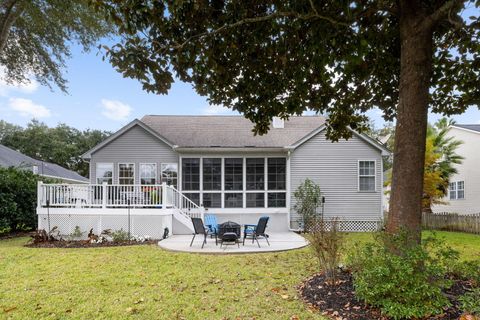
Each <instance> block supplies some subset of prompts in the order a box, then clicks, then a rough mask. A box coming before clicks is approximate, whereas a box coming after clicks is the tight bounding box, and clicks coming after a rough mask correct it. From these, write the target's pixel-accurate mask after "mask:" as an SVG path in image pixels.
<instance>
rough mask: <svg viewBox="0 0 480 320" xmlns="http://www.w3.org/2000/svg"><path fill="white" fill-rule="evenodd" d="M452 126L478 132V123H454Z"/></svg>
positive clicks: (479, 129)
mask: <svg viewBox="0 0 480 320" xmlns="http://www.w3.org/2000/svg"><path fill="white" fill-rule="evenodd" d="M452 127H454V128H457V129H461V130H467V131H470V132H474V133H479V134H480V124H454V125H453V126H452Z"/></svg>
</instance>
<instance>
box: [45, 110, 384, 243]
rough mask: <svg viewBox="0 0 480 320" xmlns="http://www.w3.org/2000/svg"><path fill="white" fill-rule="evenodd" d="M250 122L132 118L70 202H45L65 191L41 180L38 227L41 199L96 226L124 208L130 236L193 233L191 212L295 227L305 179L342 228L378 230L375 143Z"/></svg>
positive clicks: (91, 156)
mask: <svg viewBox="0 0 480 320" xmlns="http://www.w3.org/2000/svg"><path fill="white" fill-rule="evenodd" d="M252 128H253V125H252V123H251V122H250V121H249V120H246V119H245V118H243V117H240V116H159V115H147V116H145V117H143V118H142V119H141V120H134V121H132V122H131V123H129V124H127V125H126V126H125V127H123V128H122V129H120V130H119V131H118V132H116V133H115V134H113V135H112V136H110V137H109V138H107V139H106V140H105V141H103V142H102V143H100V144H98V145H97V146H95V147H94V148H93V149H91V150H89V151H88V152H86V153H85V154H84V155H83V157H84V158H85V159H86V160H88V161H89V162H90V185H89V187H88V188H85V189H84V190H83V191H79V190H77V196H74V197H73V198H75V201H74V202H75V206H72V205H71V203H72V201H70V202H69V201H67V202H66V203H63V202H62V201H59V199H58V198H55V197H53V198H52V195H53V194H62V192H63V193H64V194H69V195H70V194H71V191H70V190H67V191H65V190H63V191H62V190H56V189H52V188H56V187H55V186H48V185H42V186H39V188H40V189H41V190H40V191H39V197H40V198H41V199H39V208H38V214H39V224H40V225H42V223H44V222H45V221H44V219H45V214H46V211H45V197H50V200H51V201H50V204H51V208H50V215H51V216H52V213H53V215H54V217H55V218H56V219H59V221H60V220H62V219H64V218H62V217H66V216H68V217H69V219H73V218H72V217H75V214H78V215H82V216H85V215H88V219H91V224H95V223H96V220H95V219H94V218H93V217H94V216H95V215H103V216H104V217H103V220H102V221H103V222H102V228H103V227H105V226H106V225H107V224H106V223H105V221H107V220H110V221H111V223H113V224H115V223H116V222H115V223H114V220H115V219H114V218H113V217H115V216H117V215H125V214H126V212H127V210H126V209H127V208H128V209H129V211H128V212H129V214H130V215H133V216H135V217H136V218H135V219H137V223H136V222H134V223H133V225H136V226H137V228H138V230H139V231H137V233H141V232H143V233H144V232H148V234H149V235H153V234H154V233H156V234H158V233H159V232H160V231H162V230H164V228H168V229H169V230H170V231H172V232H173V233H174V234H175V233H178V234H180V233H190V232H191V221H190V217H192V216H200V217H203V215H204V214H205V213H214V214H215V215H217V218H218V220H219V222H223V221H227V220H232V221H235V222H238V223H241V224H244V223H255V222H256V221H257V220H258V218H259V217H260V216H264V215H268V216H270V218H271V219H270V221H269V229H270V230H272V231H287V230H289V229H296V228H298V227H299V222H300V220H301V219H300V217H299V216H298V215H297V214H296V213H295V210H294V205H295V198H294V196H293V193H294V191H295V190H296V188H297V187H298V186H299V185H300V184H301V183H302V182H303V181H304V180H305V179H306V178H309V179H311V180H313V181H314V182H316V183H317V184H319V185H320V188H321V190H322V194H323V196H324V198H325V203H324V207H323V210H321V211H322V212H323V214H324V215H325V216H326V217H338V218H340V219H342V220H343V221H344V222H345V228H346V229H349V230H355V231H360V230H374V229H375V228H377V226H378V224H379V222H380V220H381V218H382V211H383V209H382V181H383V176H382V175H383V170H382V157H383V156H386V155H388V151H387V149H386V148H385V147H384V146H383V145H382V144H380V143H379V142H377V141H376V140H374V139H371V138H370V137H368V136H366V135H363V134H359V133H357V132H355V131H352V132H353V136H352V138H350V139H348V140H340V141H339V142H337V143H332V142H331V141H329V140H328V139H327V138H326V136H325V131H326V130H325V129H326V126H325V118H323V117H319V116H302V117H291V118H290V119H289V120H288V121H283V120H281V119H279V118H275V119H274V120H273V124H272V126H271V129H270V131H269V132H268V134H266V135H263V136H255V135H254V134H253V133H252ZM80 193H82V194H83V197H80V198H82V199H81V201H79V197H78V194H80ZM152 193H153V195H154V196H152ZM42 197H43V198H42ZM64 198H66V197H63V198H62V199H64ZM99 208H100V209H102V210H99ZM93 209H95V210H93ZM130 209H131V210H130ZM93 212H94V213H95V214H93ZM55 214H56V216H55ZM122 219H123V220H122ZM117 220H122V221H124V218H118V219H117ZM59 223H60V222H59ZM77 223H83V222H82V221H81V220H80V219H77V220H75V221H74V222H69V225H70V228H71V226H72V225H73V226H75V225H76V224H77ZM95 225H96V224H95ZM86 227H87V228H88V226H86ZM108 227H109V228H113V229H115V228H118V226H115V225H108ZM99 229H100V227H99Z"/></svg>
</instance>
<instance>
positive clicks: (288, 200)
mask: <svg viewBox="0 0 480 320" xmlns="http://www.w3.org/2000/svg"><path fill="white" fill-rule="evenodd" d="M290 154H291V153H290V151H288V153H287V177H286V179H287V195H286V199H285V200H286V202H285V206H286V207H287V223H288V225H287V227H288V228H290V224H291V221H290V210H291V207H290V206H291V202H290V201H291V199H290V195H291V190H290V188H291V179H290V172H291V168H290V165H291V159H290Z"/></svg>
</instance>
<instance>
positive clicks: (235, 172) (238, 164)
mask: <svg viewBox="0 0 480 320" xmlns="http://www.w3.org/2000/svg"><path fill="white" fill-rule="evenodd" d="M224 179H225V190H242V189H243V159H242V158H227V159H225V178H224Z"/></svg>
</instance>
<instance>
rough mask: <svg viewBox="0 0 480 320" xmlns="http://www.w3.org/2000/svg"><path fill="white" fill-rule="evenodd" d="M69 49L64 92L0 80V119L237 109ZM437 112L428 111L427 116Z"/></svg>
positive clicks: (472, 116) (375, 114)
mask: <svg viewBox="0 0 480 320" xmlns="http://www.w3.org/2000/svg"><path fill="white" fill-rule="evenodd" d="M72 53H73V55H72V58H71V59H69V60H68V61H67V68H66V69H65V76H66V78H67V80H68V82H69V83H68V87H69V88H68V94H65V93H63V92H62V91H60V90H59V89H58V88H56V87H54V88H53V89H49V88H48V87H43V86H41V85H39V84H38V83H37V82H36V81H31V82H30V83H29V84H26V85H19V84H16V85H8V84H6V83H5V82H2V81H1V80H0V120H5V121H7V122H10V123H14V124H18V125H21V126H25V125H26V124H27V123H28V122H29V121H30V120H31V119H32V118H35V119H38V120H40V121H43V122H45V123H46V124H47V125H49V126H55V125H57V124H58V123H66V124H67V125H69V126H72V127H75V128H77V129H81V130H83V129H87V128H90V129H101V130H109V131H116V130H118V129H120V128H121V127H122V126H124V125H125V124H127V123H129V122H130V121H132V120H133V119H136V118H137V119H140V118H141V117H143V116H144V115H146V114H159V115H167V114H168V115H228V114H238V113H236V112H233V111H231V110H229V109H227V108H224V107H222V106H210V105H209V104H208V102H207V100H206V98H205V97H202V96H200V95H198V94H197V93H196V92H195V90H194V89H193V88H192V86H191V85H190V84H186V83H182V82H180V81H177V82H175V84H173V86H172V88H171V90H170V91H169V93H168V94H167V95H155V94H148V93H146V92H144V91H143V90H142V88H141V85H140V84H139V83H138V82H137V81H135V80H132V79H127V78H123V77H122V75H121V74H120V73H118V72H117V71H115V70H114V69H113V67H112V66H111V65H110V64H109V63H108V61H103V60H102V56H101V54H100V53H99V52H98V50H97V49H94V50H92V51H91V52H89V53H84V52H82V50H81V49H80V48H79V47H73V48H72ZM0 71H1V70H0ZM368 116H369V117H370V118H371V119H372V120H373V121H374V124H375V126H376V127H377V128H379V127H382V126H383V124H384V121H383V119H382V118H381V112H380V111H379V110H371V111H369V112H368ZM440 117H441V116H440V115H434V114H430V116H429V121H431V122H434V121H436V120H437V119H438V118H440ZM453 118H454V119H455V120H456V121H457V123H462V124H480V111H479V109H478V108H477V107H471V108H469V109H468V110H467V111H466V112H465V113H464V114H462V115H459V116H455V117H453Z"/></svg>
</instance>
